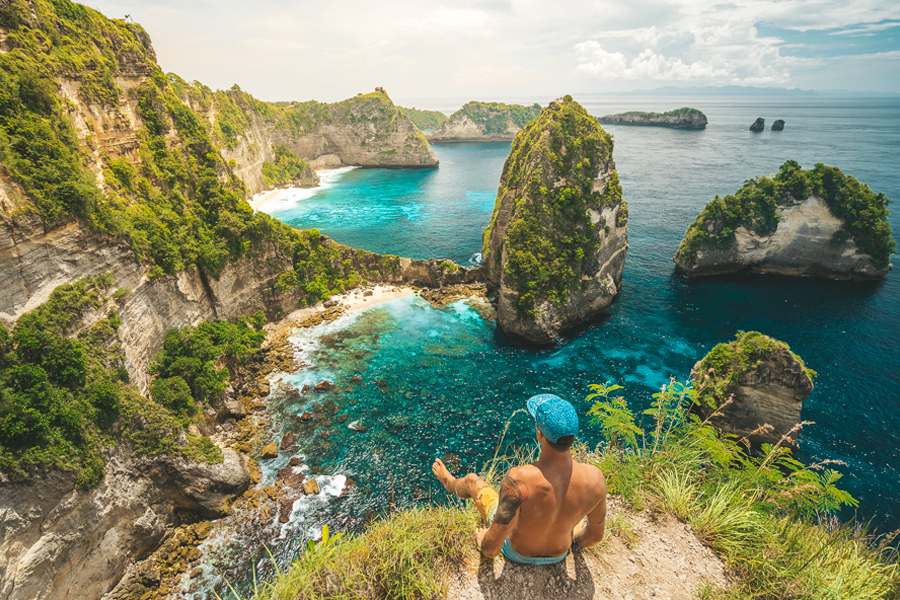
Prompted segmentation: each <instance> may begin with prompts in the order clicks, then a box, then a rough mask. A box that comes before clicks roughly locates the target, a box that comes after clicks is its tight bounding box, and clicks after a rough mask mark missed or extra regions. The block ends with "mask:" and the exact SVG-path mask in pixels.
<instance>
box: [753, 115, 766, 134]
mask: <svg viewBox="0 0 900 600" xmlns="http://www.w3.org/2000/svg"><path fill="white" fill-rule="evenodd" d="M765 128H766V120H765V119H763V118H762V117H757V119H756V120H755V121H754V122H753V125H751V126H750V131H762V130H763V129H765Z"/></svg>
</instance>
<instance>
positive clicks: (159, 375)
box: [150, 311, 266, 416]
mask: <svg viewBox="0 0 900 600" xmlns="http://www.w3.org/2000/svg"><path fill="white" fill-rule="evenodd" d="M265 323H266V316H265V315H264V314H263V313H262V311H259V312H257V313H256V314H254V315H253V317H251V319H250V321H249V322H248V321H247V320H246V319H244V318H241V319H240V320H238V322H237V323H228V322H227V321H210V322H206V323H201V324H200V325H198V326H197V327H183V328H181V329H170V330H169V331H168V332H166V337H165V339H164V340H163V347H162V350H160V352H159V354H157V355H156V358H155V359H154V361H153V364H151V365H150V374H151V375H156V378H155V379H154V380H153V382H152V383H151V384H150V396H151V397H152V398H153V400H155V401H156V402H157V403H158V404H159V405H161V406H164V407H166V408H167V409H169V410H170V411H172V412H173V413H175V414H178V415H186V416H192V415H194V414H195V413H196V412H197V410H198V408H199V406H202V405H204V404H209V403H214V402H217V401H219V400H221V399H222V396H223V394H224V393H225V386H226V384H227V382H228V379H229V367H231V368H232V369H233V368H234V367H235V366H236V365H237V364H239V363H240V362H241V361H243V360H245V359H246V358H247V357H248V356H249V355H250V354H252V353H253V352H255V351H256V350H258V349H259V346H260V345H261V344H262V342H263V340H265V338H266V334H265V332H264V331H263V325H265ZM222 362H224V363H225V366H223V367H221V368H219V367H218V365H219V364H220V363H222Z"/></svg>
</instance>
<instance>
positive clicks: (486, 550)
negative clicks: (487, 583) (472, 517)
mask: <svg viewBox="0 0 900 600" xmlns="http://www.w3.org/2000/svg"><path fill="white" fill-rule="evenodd" d="M527 499H528V485H527V484H526V483H525V481H524V480H522V479H517V478H516V473H515V469H510V471H509V473H507V475H506V477H504V478H503V483H502V484H500V500H499V503H498V505H497V514H496V515H494V521H493V522H492V523H491V527H490V529H488V530H487V532H485V533H484V536H483V537H481V539H480V540H479V542H480V543H479V549H480V550H481V553H482V554H484V555H485V556H486V557H488V558H494V557H495V556H497V555H498V554H500V549H501V548H502V547H503V542H504V541H506V538H507V537H508V536H509V534H510V533H511V532H512V530H513V529H514V528H515V526H516V522H517V521H518V520H519V507H520V506H522V503H523V502H525V500H527Z"/></svg>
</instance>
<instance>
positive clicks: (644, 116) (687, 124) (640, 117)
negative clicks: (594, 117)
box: [600, 107, 709, 129]
mask: <svg viewBox="0 0 900 600" xmlns="http://www.w3.org/2000/svg"><path fill="white" fill-rule="evenodd" d="M600 122H601V123H604V124H606V123H608V124H613V125H651V126H655V127H674V128H676V129H706V125H707V123H709V121H708V120H707V119H706V115H704V114H703V113H702V112H700V111H699V110H697V109H696V108H687V107H685V108H679V109H677V110H670V111H669V112H664V113H655V112H640V111H631V112H626V113H620V114H616V115H606V116H603V117H600Z"/></svg>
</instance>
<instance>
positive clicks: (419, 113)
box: [398, 107, 447, 129]
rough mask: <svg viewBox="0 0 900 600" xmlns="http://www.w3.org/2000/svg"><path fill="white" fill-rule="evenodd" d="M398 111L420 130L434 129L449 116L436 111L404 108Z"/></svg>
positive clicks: (399, 108)
mask: <svg viewBox="0 0 900 600" xmlns="http://www.w3.org/2000/svg"><path fill="white" fill-rule="evenodd" d="M398 110H399V111H400V112H401V113H402V114H403V115H404V116H406V118H407V119H409V120H410V121H412V122H413V125H415V126H416V127H418V128H419V129H434V128H435V127H437V126H438V125H440V124H441V123H443V122H444V121H446V120H447V115H445V114H444V113H442V112H439V111H436V110H419V109H418V108H402V107H398Z"/></svg>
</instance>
